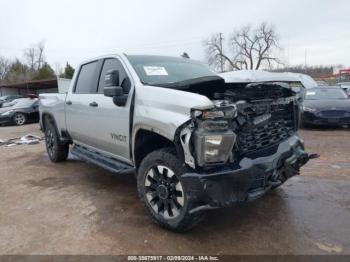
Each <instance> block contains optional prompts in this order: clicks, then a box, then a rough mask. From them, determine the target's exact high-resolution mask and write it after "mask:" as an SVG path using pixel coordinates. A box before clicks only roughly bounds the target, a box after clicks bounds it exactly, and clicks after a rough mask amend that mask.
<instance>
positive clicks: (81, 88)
mask: <svg viewBox="0 0 350 262" xmlns="http://www.w3.org/2000/svg"><path fill="white" fill-rule="evenodd" d="M96 69H97V61H95V62H91V63H88V64H85V65H82V66H81V69H80V72H79V76H78V80H77V83H76V86H75V93H78V94H90V93H96V86H97V83H96V82H97V81H96Z"/></svg>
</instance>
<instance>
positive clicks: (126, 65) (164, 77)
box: [40, 54, 315, 231]
mask: <svg viewBox="0 0 350 262" xmlns="http://www.w3.org/2000/svg"><path fill="white" fill-rule="evenodd" d="M298 103H299V102H298V99H296V96H295V92H294V91H293V90H291V89H289V88H286V87H283V86H281V85H278V84H274V83H268V84H264V83H254V84H247V85H239V86H235V85H231V84H229V83H225V81H224V79H223V78H221V77H219V76H218V75H216V74H215V73H213V72H212V71H210V70H209V69H208V68H207V66H206V65H204V64H202V63H200V62H197V61H194V60H190V59H186V58H177V57H167V56H147V55H125V54H117V55H110V56H103V57H98V58H95V59H91V60H88V61H85V62H83V63H82V64H81V65H80V66H79V67H78V69H77V70H76V72H75V74H74V77H73V79H72V82H71V85H70V88H69V90H68V92H67V93H65V94H41V95H40V123H41V128H42V130H43V131H44V132H45V137H46V148H47V153H48V156H49V158H50V159H51V160H52V161H53V162H59V161H64V160H66V159H67V156H68V152H69V150H70V151H71V153H72V154H73V155H76V156H78V157H79V158H81V159H82V160H85V161H88V162H91V163H94V164H96V165H99V166H101V167H103V168H105V169H107V170H110V171H111V172H114V173H117V174H123V175H126V174H128V173H134V174H136V176H137V189H138V194H139V197H140V199H141V200H142V201H143V203H144V205H145V209H146V211H147V212H148V213H149V215H150V216H151V218H152V219H153V220H154V221H155V222H156V223H158V224H159V225H161V226H162V227H165V228H167V229H170V230H174V231H186V230H189V229H191V228H192V227H194V226H195V225H196V224H198V223H199V222H200V221H201V220H202V219H203V218H204V215H205V211H207V210H209V209H215V208H221V207H226V206H230V205H232V204H233V203H236V202H239V201H247V200H252V199H255V198H257V197H260V196H262V195H263V194H264V193H265V192H267V191H269V190H271V189H273V188H276V187H278V186H280V185H282V184H283V183H284V182H285V181H286V180H287V179H289V178H290V177H292V176H294V175H297V174H299V169H300V167H301V166H302V165H304V164H305V163H306V162H307V161H308V160H309V159H310V158H313V157H315V155H312V154H307V153H306V152H305V151H304V143H303V140H302V139H301V138H300V137H299V136H298V133H297V129H298V121H299V119H298V115H299V112H298V110H299V104H298Z"/></svg>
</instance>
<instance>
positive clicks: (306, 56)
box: [304, 48, 307, 68]
mask: <svg viewBox="0 0 350 262" xmlns="http://www.w3.org/2000/svg"><path fill="white" fill-rule="evenodd" d="M306 65H307V49H306V48H305V64H304V67H305V68H306Z"/></svg>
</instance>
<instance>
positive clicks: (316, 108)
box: [301, 87, 350, 126]
mask: <svg viewBox="0 0 350 262" xmlns="http://www.w3.org/2000/svg"><path fill="white" fill-rule="evenodd" d="M302 108H303V109H302V114H301V123H302V125H304V126H305V125H327V126H341V125H349V124H350V99H349V98H348V96H347V94H346V93H345V92H344V90H343V89H341V88H339V87H320V88H312V89H308V90H307V92H306V93H305V97H304V101H303V107H302Z"/></svg>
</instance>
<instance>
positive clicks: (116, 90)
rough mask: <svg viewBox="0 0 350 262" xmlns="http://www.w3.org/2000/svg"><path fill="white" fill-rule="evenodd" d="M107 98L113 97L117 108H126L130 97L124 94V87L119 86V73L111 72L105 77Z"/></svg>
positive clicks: (104, 92)
mask: <svg viewBox="0 0 350 262" xmlns="http://www.w3.org/2000/svg"><path fill="white" fill-rule="evenodd" d="M103 94H104V95H105V96H109V97H113V103H114V104H115V105H117V106H125V104H126V101H127V100H128V95H125V94H124V90H123V87H121V86H119V71H118V70H110V71H108V72H107V73H106V75H105V87H104V89H103Z"/></svg>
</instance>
